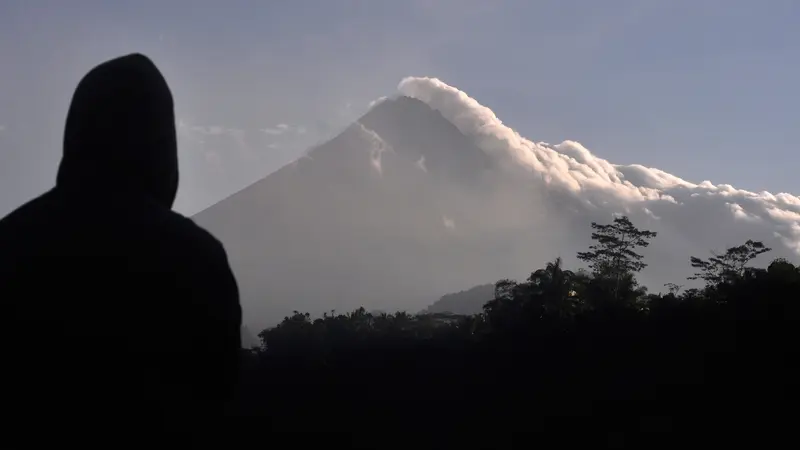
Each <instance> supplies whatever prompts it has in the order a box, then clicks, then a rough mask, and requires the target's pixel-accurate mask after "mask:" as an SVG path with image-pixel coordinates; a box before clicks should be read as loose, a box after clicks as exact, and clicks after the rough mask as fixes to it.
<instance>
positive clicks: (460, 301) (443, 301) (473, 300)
mask: <svg viewBox="0 0 800 450" xmlns="http://www.w3.org/2000/svg"><path fill="white" fill-rule="evenodd" d="M493 298H494V285H493V284H482V285H480V286H475V287H473V288H470V289H467V290H466V291H461V292H456V293H453V294H447V295H443V296H442V298H440V299H439V300H437V301H436V302H435V303H434V304H432V305H431V306H429V307H427V308H425V310H424V311H423V313H426V314H437V313H450V314H459V315H472V314H478V313H481V312H483V305H485V304H486V302H488V301H489V300H491V299H493Z"/></svg>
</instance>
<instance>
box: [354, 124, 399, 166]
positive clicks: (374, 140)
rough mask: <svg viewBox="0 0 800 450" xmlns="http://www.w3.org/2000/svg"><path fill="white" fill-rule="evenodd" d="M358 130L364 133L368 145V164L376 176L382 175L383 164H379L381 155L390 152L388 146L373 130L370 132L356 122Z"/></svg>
mask: <svg viewBox="0 0 800 450" xmlns="http://www.w3.org/2000/svg"><path fill="white" fill-rule="evenodd" d="M356 124H357V125H358V129H359V130H360V131H361V132H362V133H364V136H365V137H366V138H367V141H368V142H369V145H370V154H369V159H370V164H372V167H373V168H374V169H375V171H376V172H378V175H383V164H382V162H381V155H382V154H383V152H385V151H387V150H391V147H390V146H389V144H387V143H386V141H384V140H383V138H381V137H380V136H379V135H378V133H376V132H375V131H374V130H370V129H369V128H367V127H366V126H364V124H362V123H361V122H356Z"/></svg>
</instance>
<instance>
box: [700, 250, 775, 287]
mask: <svg viewBox="0 0 800 450" xmlns="http://www.w3.org/2000/svg"><path fill="white" fill-rule="evenodd" d="M770 250H772V249H771V248H769V247H766V246H765V245H764V244H763V243H762V242H759V241H752V240H748V241H747V242H745V243H744V244H743V245H739V246H736V247H731V248H729V249H728V250H726V251H725V253H723V254H721V255H718V254H715V253H712V256H711V257H710V258H708V259H701V258H698V257H696V256H691V257H690V258H689V261H690V262H691V264H692V267H694V268H695V269H698V272H697V273H695V274H694V275H692V276H690V277H688V279H689V280H697V279H700V280H704V281H705V282H706V285H707V286H713V285H716V284H720V283H725V282H730V281H733V280H735V279H737V278H741V277H743V276H744V275H745V273H746V272H747V269H748V266H747V265H748V264H749V263H750V261H752V260H753V259H755V258H756V257H758V255H761V254H762V253H766V252H769V251H770Z"/></svg>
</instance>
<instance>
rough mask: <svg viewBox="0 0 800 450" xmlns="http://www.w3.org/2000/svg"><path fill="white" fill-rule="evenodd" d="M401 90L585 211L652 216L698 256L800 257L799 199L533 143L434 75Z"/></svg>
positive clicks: (576, 146)
mask: <svg viewBox="0 0 800 450" xmlns="http://www.w3.org/2000/svg"><path fill="white" fill-rule="evenodd" d="M398 90H399V91H400V93H401V94H403V95H405V96H408V97H412V98H416V99H418V100H421V101H423V102H425V103H426V104H428V105H429V106H430V107H431V108H433V109H435V110H438V111H439V112H440V113H441V114H442V115H443V116H444V117H445V118H446V119H448V120H449V121H450V122H452V123H453V124H454V125H455V126H456V127H457V128H458V129H459V131H461V132H462V133H463V134H465V135H466V136H468V137H470V138H472V139H474V140H475V142H476V143H477V145H478V146H479V147H480V148H481V149H482V150H484V151H485V152H487V153H488V154H490V155H493V156H495V157H496V158H498V159H499V160H500V161H501V162H503V163H504V165H505V167H507V168H508V169H510V170H512V171H514V172H517V173H520V174H522V175H523V176H526V177H528V178H529V179H530V181H531V182H532V183H535V184H536V185H539V186H544V187H545V188H546V189H548V190H551V191H556V192H558V193H561V194H565V195H568V196H570V197H572V198H573V199H574V200H575V201H576V202H577V203H578V204H581V205H583V206H584V207H585V208H586V209H587V210H595V211H597V210H605V211H608V212H610V213H613V212H624V213H627V214H631V215H642V217H647V218H649V219H650V220H651V221H652V222H655V223H657V224H658V226H659V227H661V228H662V230H664V229H665V230H667V232H668V234H669V233H671V234H672V235H673V236H681V238H682V239H684V240H685V241H686V243H687V244H689V245H690V246H692V247H695V248H696V246H698V245H700V246H702V247H701V249H702V250H700V251H699V252H698V256H702V252H703V251H704V250H710V249H712V248H709V247H708V246H709V245H713V246H714V247H713V249H716V250H720V249H724V248H725V247H728V246H732V245H738V244H740V243H742V242H744V240H746V239H760V240H763V241H765V242H766V243H767V244H768V245H769V244H773V245H774V244H775V243H776V242H774V241H778V242H780V243H781V244H783V246H784V247H785V249H784V250H788V251H789V253H790V254H791V255H792V256H795V257H796V256H797V255H800V197H798V196H795V195H792V194H787V193H780V194H771V193H769V192H766V191H764V192H758V193H756V192H750V191H746V190H742V189H737V188H735V187H733V186H731V185H729V184H716V185H715V184H713V183H711V182H710V181H703V182H702V183H693V182H689V181H686V180H684V179H681V178H680V177H677V176H675V175H672V174H669V173H667V172H664V171H662V170H658V169H655V168H650V167H645V166H642V165H638V164H630V165H617V164H612V163H610V162H609V161H606V160H604V159H602V158H599V157H597V156H595V155H593V154H592V153H591V152H590V151H589V150H587V149H586V148H585V147H584V146H583V145H581V144H580V143H578V142H574V141H569V140H567V141H564V142H562V143H560V144H557V145H550V144H547V143H543V142H533V141H531V140H529V139H526V138H524V137H522V136H520V134H519V133H517V132H516V131H514V130H512V129H511V128H509V127H507V126H506V125H504V124H503V122H502V121H501V120H500V119H498V118H497V116H496V115H495V114H494V112H492V110H490V109H489V108H487V107H485V106H483V105H481V104H480V103H478V101H476V100H475V99H473V98H471V97H469V96H468V95H467V94H466V93H464V92H462V91H460V90H458V89H457V88H455V87H453V86H450V85H448V84H446V83H444V82H443V81H441V80H439V79H437V78H428V77H407V78H405V79H403V80H402V81H401V82H400V84H399V86H398ZM776 250H779V249H776ZM779 253H780V252H779ZM784 253H785V252H784ZM775 256H778V255H775Z"/></svg>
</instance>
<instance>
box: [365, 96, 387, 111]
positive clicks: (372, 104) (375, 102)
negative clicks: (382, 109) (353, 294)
mask: <svg viewBox="0 0 800 450" xmlns="http://www.w3.org/2000/svg"><path fill="white" fill-rule="evenodd" d="M388 98H389V97H387V96H385V95H384V96H383V97H378V98H377V99H375V100H373V101H371V102H369V106H368V107H369V108H373V107H375V106H376V105H379V104H381V103H383V102H385V101H386V100H387V99H388Z"/></svg>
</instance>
